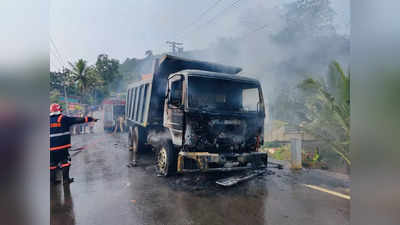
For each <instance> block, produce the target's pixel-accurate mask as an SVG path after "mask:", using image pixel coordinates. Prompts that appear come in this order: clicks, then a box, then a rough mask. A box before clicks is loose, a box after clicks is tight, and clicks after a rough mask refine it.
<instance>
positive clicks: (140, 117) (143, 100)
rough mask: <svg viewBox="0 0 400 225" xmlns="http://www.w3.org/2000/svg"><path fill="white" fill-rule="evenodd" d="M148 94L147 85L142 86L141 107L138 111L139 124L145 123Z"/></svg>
mask: <svg viewBox="0 0 400 225" xmlns="http://www.w3.org/2000/svg"><path fill="white" fill-rule="evenodd" d="M145 92H146V85H142V86H140V105H139V109H138V122H140V123H143V109H144V103H145V99H144V98H145V94H144V93H145Z"/></svg>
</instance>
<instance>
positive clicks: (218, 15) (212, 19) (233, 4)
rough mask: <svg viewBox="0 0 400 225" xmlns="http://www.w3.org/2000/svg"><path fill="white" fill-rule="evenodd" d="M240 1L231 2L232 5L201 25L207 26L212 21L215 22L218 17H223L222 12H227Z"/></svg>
mask: <svg viewBox="0 0 400 225" xmlns="http://www.w3.org/2000/svg"><path fill="white" fill-rule="evenodd" d="M240 1H242V0H236V1H235V2H233V3H232V4H230V5H228V6H227V7H225V8H223V9H222V10H221V11H220V13H219V14H217V15H215V16H214V17H212V18H211V19H210V20H208V21H207V22H206V23H204V24H203V25H204V26H205V25H208V24H210V23H212V22H213V21H214V20H216V19H217V18H218V17H220V16H221V15H223V12H224V11H226V10H229V9H231V8H233V7H234V6H236V4H237V3H239V2H240Z"/></svg>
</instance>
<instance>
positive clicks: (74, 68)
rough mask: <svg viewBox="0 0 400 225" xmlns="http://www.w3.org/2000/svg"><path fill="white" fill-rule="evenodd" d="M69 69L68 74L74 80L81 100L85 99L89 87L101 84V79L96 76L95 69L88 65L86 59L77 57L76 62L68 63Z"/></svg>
mask: <svg viewBox="0 0 400 225" xmlns="http://www.w3.org/2000/svg"><path fill="white" fill-rule="evenodd" d="M69 64H70V66H71V70H69V73H70V76H71V78H72V80H73V81H74V82H76V84H77V86H78V89H79V91H80V94H81V100H82V101H85V100H87V98H88V96H87V94H88V93H89V91H90V89H92V88H95V87H96V86H97V85H99V84H101V83H102V81H101V79H100V78H99V76H97V73H96V69H95V68H94V67H93V66H88V64H87V61H86V60H83V59H79V60H78V61H77V62H76V63H71V62H70V63H69Z"/></svg>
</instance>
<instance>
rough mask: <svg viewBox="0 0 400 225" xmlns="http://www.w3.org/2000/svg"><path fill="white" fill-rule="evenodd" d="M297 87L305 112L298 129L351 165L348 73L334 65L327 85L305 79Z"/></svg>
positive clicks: (330, 70) (330, 69)
mask: <svg viewBox="0 0 400 225" xmlns="http://www.w3.org/2000/svg"><path fill="white" fill-rule="evenodd" d="M298 87H299V88H300V89H301V90H302V91H303V93H304V94H305V96H306V102H305V107H306V109H307V111H306V114H305V121H304V122H303V123H302V124H300V126H301V127H302V128H303V129H304V130H305V131H306V132H307V133H309V134H311V135H312V136H314V137H315V138H317V139H319V140H322V141H324V142H325V143H326V144H328V145H329V146H331V147H332V149H333V151H335V152H336V153H337V154H338V155H339V156H340V157H341V158H342V159H343V160H344V161H345V162H346V163H347V164H348V165H349V166H350V165H351V161H350V157H349V155H350V148H349V144H350V74H348V75H346V74H345V73H344V72H343V70H342V68H341V67H340V65H339V63H337V62H333V63H331V64H330V66H329V73H328V79H327V80H326V82H324V81H317V80H315V79H312V78H308V79H305V80H304V81H303V82H301V83H300V84H299V86H298Z"/></svg>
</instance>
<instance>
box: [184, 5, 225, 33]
mask: <svg viewBox="0 0 400 225" xmlns="http://www.w3.org/2000/svg"><path fill="white" fill-rule="evenodd" d="M222 1H223V0H217V1H215V2H214V4H212V5H211V6H210V7H208V8H207V9H206V10H205V11H203V12H202V13H201V14H200V15H199V16H198V17H196V19H195V20H193V21H192V22H191V23H190V24H189V25H188V26H186V27H185V29H183V31H182V32H181V33H180V34H181V35H182V34H183V33H185V32H186V31H187V30H189V29H190V28H192V26H193V25H195V24H196V23H198V22H199V20H200V19H201V18H203V17H204V16H205V15H206V14H207V13H209V12H210V11H211V10H212V9H214V8H215V7H216V6H217V5H218V4H219V3H220V2H222ZM179 36H180V35H179V34H178V37H179Z"/></svg>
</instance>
